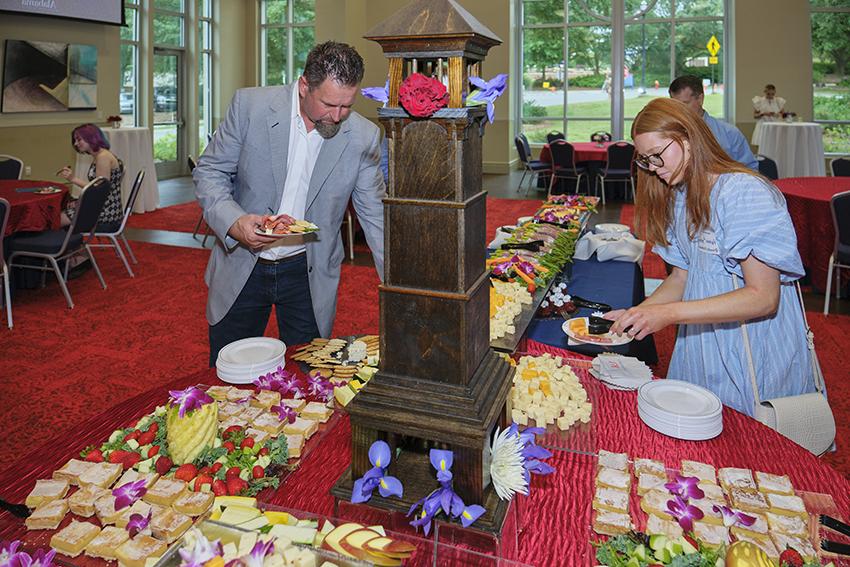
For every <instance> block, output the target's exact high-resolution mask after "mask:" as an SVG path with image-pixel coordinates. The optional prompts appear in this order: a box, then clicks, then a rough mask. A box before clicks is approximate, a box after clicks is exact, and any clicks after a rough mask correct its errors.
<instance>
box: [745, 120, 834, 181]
mask: <svg viewBox="0 0 850 567" xmlns="http://www.w3.org/2000/svg"><path fill="white" fill-rule="evenodd" d="M760 138H761V140H760V143H759V153H760V154H762V155H764V156H767V157H769V158H770V159H772V160H773V161H775V162H776V167H777V169H778V170H779V177H780V178H783V177H802V176H823V175H826V165H825V163H824V159H825V158H824V153H823V127H822V126H821V125H820V124H816V123H814V122H779V121H775V122H765V123H763V124H762V125H761V135H760Z"/></svg>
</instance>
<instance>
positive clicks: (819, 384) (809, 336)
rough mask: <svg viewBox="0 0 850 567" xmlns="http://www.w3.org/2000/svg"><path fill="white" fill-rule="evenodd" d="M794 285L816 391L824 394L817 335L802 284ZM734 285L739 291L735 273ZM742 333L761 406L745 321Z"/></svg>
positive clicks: (758, 403) (752, 380) (757, 398)
mask: <svg viewBox="0 0 850 567" xmlns="http://www.w3.org/2000/svg"><path fill="white" fill-rule="evenodd" d="M794 284H795V285H796V286H797V294H796V295H797V300H798V302H799V304H800V311H802V313H803V327H804V328H805V329H806V345H807V346H808V348H809V361H810V362H811V365H812V377H813V378H814V381H815V389H816V390H817V391H818V392H819V393H821V394H823V392H824V379H823V371H821V367H820V361H819V360H818V355H817V353H816V352H815V334H814V333H813V332H812V329H811V327H809V320H808V318H807V317H806V307H805V305H804V304H803V291H802V290H801V289H800V282H799V281H796V282H794ZM732 285H733V286H734V288H735V289H736V290H737V289H738V276H737V275H736V274H735V273H734V272H733V273H732ZM741 332H742V333H743V335H744V352H746V353H747V366H748V367H749V372H750V381H751V383H752V386H753V397H754V398H755V405H756V406H759V405H761V399H760V398H759V390H758V382H757V381H756V367H755V364H753V352H752V349H751V347H750V336H749V333H748V332H747V325H746V323H745V322H744V321H741Z"/></svg>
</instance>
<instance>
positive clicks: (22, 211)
mask: <svg viewBox="0 0 850 567" xmlns="http://www.w3.org/2000/svg"><path fill="white" fill-rule="evenodd" d="M48 185H49V186H52V187H58V188H60V189H62V191H61V192H60V193H53V194H52V195H39V194H38V193H19V192H18V191H15V189H18V188H24V187H46V186H48ZM67 194H68V188H67V187H65V186H64V185H62V184H60V183H54V182H52V181H31V180H20V179H12V180H6V179H4V180H0V197H2V198H4V199H6V200H7V201H9V205H10V208H11V210H10V211H9V225H8V226H7V227H6V236H8V235H10V234H12V233H13V232H23V231H33V232H40V231H42V230H55V229H57V228H59V226H60V223H61V218H60V215H61V213H62V201H63V199H65V195H67Z"/></svg>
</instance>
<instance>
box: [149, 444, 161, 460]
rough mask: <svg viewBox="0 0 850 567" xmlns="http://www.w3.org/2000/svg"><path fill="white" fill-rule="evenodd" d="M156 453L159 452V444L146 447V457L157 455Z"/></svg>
mask: <svg viewBox="0 0 850 567" xmlns="http://www.w3.org/2000/svg"><path fill="white" fill-rule="evenodd" d="M158 453H159V445H154V446H153V447H151V448H150V449H148V458H149V459H150V458H151V457H153V456H155V455H157V454H158Z"/></svg>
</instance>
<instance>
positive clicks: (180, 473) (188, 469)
mask: <svg viewBox="0 0 850 567" xmlns="http://www.w3.org/2000/svg"><path fill="white" fill-rule="evenodd" d="M196 476H198V467H196V466H195V465H193V464H192V463H186V464H185V465H180V466H179V467H177V470H176V471H175V472H174V478H176V479H178V480H185V481H186V482H189V481H190V480H192V479H193V478H195V477H196Z"/></svg>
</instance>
